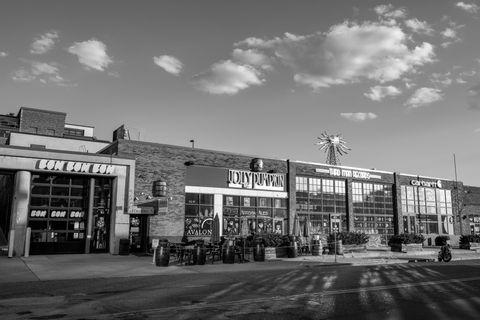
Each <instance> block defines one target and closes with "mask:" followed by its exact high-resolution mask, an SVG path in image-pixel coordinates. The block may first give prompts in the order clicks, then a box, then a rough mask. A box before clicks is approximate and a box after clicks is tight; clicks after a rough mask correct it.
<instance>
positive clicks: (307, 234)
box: [303, 215, 312, 238]
mask: <svg viewBox="0 0 480 320" xmlns="http://www.w3.org/2000/svg"><path fill="white" fill-rule="evenodd" d="M311 227H312V226H311V223H310V216H308V215H307V217H306V218H305V225H304V230H303V235H304V236H305V237H307V238H308V237H310V233H312V229H311Z"/></svg>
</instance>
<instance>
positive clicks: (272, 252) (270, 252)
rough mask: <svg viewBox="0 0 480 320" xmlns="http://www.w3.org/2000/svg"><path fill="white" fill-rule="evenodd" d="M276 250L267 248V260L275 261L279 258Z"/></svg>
mask: <svg viewBox="0 0 480 320" xmlns="http://www.w3.org/2000/svg"><path fill="white" fill-rule="evenodd" d="M275 249H276V248H275V247H265V260H275V259H276V258H277V253H276V252H275Z"/></svg>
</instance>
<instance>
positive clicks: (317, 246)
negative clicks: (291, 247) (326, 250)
mask: <svg viewBox="0 0 480 320" xmlns="http://www.w3.org/2000/svg"><path fill="white" fill-rule="evenodd" d="M321 250H322V242H321V241H320V240H313V243H312V256H319V255H320V252H321Z"/></svg>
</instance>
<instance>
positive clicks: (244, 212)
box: [223, 195, 287, 235]
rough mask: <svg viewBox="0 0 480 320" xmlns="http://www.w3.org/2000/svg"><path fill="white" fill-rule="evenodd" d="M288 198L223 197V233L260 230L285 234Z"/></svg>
mask: <svg viewBox="0 0 480 320" xmlns="http://www.w3.org/2000/svg"><path fill="white" fill-rule="evenodd" d="M286 218H287V199H280V198H267V197H242V196H233V195H225V196H224V197H223V234H224V235H249V234H251V233H258V232H275V233H279V234H283V233H284V230H285V227H286V226H285V224H286Z"/></svg>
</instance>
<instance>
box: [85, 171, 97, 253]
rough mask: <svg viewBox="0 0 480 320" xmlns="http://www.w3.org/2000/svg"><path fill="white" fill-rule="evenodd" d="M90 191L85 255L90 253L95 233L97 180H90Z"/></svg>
mask: <svg viewBox="0 0 480 320" xmlns="http://www.w3.org/2000/svg"><path fill="white" fill-rule="evenodd" d="M89 186H90V189H89V190H88V213H87V230H86V231H87V235H86V239H85V253H90V243H91V242H92V231H93V198H94V196H95V178H90V185H89Z"/></svg>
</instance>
